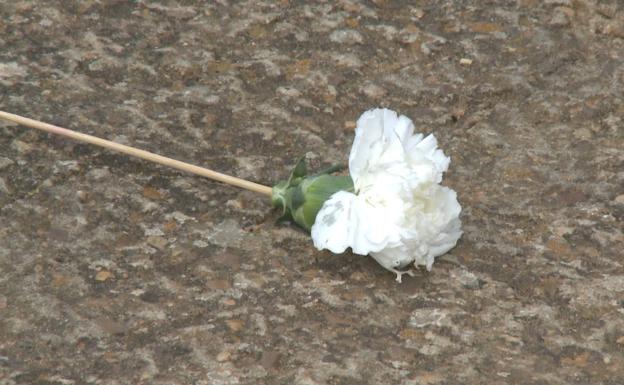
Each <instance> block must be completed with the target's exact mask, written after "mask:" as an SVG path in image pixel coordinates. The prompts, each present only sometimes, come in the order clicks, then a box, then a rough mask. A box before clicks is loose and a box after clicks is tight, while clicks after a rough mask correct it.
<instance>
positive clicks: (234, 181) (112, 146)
mask: <svg viewBox="0 0 624 385" xmlns="http://www.w3.org/2000/svg"><path fill="white" fill-rule="evenodd" d="M0 119H5V120H8V121H11V122H14V123H17V124H21V125H24V126H27V127H31V128H36V129H38V130H42V131H46V132H49V133H52V134H57V135H62V136H65V137H68V138H71V139H74V140H78V141H81V142H86V143H90V144H94V145H96V146H100V147H104V148H106V149H109V150H113V151H118V152H121V153H124V154H127V155H130V156H134V157H137V158H141V159H145V160H147V161H150V162H154V163H158V164H161V165H163V166H167V167H172V168H175V169H178V170H182V171H186V172H190V173H192V174H196V175H201V176H203V177H206V178H209V179H213V180H216V181H218V182H222V183H225V184H229V185H232V186H236V187H240V188H244V189H246V190H250V191H254V192H257V193H260V194H264V195H266V196H269V197H270V196H271V192H272V188H271V187H269V186H264V185H261V184H258V183H254V182H251V181H248V180H245V179H240V178H236V177H233V176H230V175H226V174H221V173H220V172H216V171H213V170H209V169H207V168H204V167H199V166H195V165H192V164H190V163H186V162H181V161H179V160H175V159H171V158H167V157H165V156H162V155H158V154H154V153H152V152H149V151H145V150H140V149H138V148H134V147H130V146H126V145H123V144H120V143H115V142H111V141H110V140H105V139H101V138H98V137H95V136H92V135H87V134H82V133H80V132H76V131H72V130H68V129H66V128H63V127H58V126H54V125H52V124H48V123H43V122H40V121H38V120H33V119H29V118H25V117H23V116H19V115H15V114H10V113H8V112H4V111H0Z"/></svg>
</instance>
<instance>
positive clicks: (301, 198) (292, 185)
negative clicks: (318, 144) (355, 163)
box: [271, 158, 353, 231]
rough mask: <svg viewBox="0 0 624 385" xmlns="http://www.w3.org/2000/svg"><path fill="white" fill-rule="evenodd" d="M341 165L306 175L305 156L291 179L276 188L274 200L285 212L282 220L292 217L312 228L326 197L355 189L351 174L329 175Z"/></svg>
mask: <svg viewBox="0 0 624 385" xmlns="http://www.w3.org/2000/svg"><path fill="white" fill-rule="evenodd" d="M341 168H342V166H338V165H334V166H331V167H329V168H327V169H325V170H323V171H321V172H319V173H316V174H313V175H310V176H306V174H305V173H306V167H305V159H304V158H301V159H299V161H298V162H297V165H296V166H295V169H294V170H293V172H292V173H291V174H290V176H289V178H288V180H286V181H281V182H279V183H277V184H276V185H275V186H274V187H273V194H272V198H271V200H272V202H273V205H274V206H275V207H279V208H281V209H282V214H283V215H282V216H281V217H280V219H279V220H290V219H292V220H293V221H294V222H295V223H297V224H298V225H299V226H301V227H303V228H304V229H306V230H308V231H309V230H310V229H311V228H312V225H313V224H314V221H315V220H316V215H317V214H318V212H319V210H320V209H321V207H323V204H324V203H325V201H326V200H328V199H329V198H330V197H331V196H332V195H333V194H334V193H336V192H338V191H351V192H352V191H353V181H352V180H351V177H350V176H339V175H329V174H330V173H332V172H335V171H336V170H339V169H341Z"/></svg>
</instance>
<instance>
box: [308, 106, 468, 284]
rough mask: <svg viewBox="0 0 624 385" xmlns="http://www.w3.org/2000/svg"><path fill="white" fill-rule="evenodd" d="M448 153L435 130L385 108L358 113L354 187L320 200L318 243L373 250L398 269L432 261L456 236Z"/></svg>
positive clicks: (458, 232)
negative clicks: (421, 128)
mask: <svg viewBox="0 0 624 385" xmlns="http://www.w3.org/2000/svg"><path fill="white" fill-rule="evenodd" d="M449 162H450V159H449V158H448V157H446V156H445V155H444V153H443V152H442V150H440V149H438V148H437V141H436V138H435V137H434V136H433V135H429V136H427V137H424V136H423V135H422V134H414V124H413V123H412V121H411V120H410V119H409V118H407V117H405V116H397V113H396V112H394V111H391V110H388V109H374V110H370V111H367V112H365V113H364V114H362V116H361V117H360V119H359V120H358V122H357V128H356V133H355V139H354V141H353V147H352V148H351V154H350V156H349V173H350V174H351V178H352V179H353V184H354V193H351V192H348V191H339V192H336V193H334V194H333V195H332V196H331V197H330V198H329V199H328V200H327V201H326V202H325V203H324V204H323V206H322V207H321V210H320V211H319V212H318V214H317V216H316V219H315V222H314V225H313V226H312V239H313V241H314V246H316V247H317V248H318V249H319V250H322V249H328V250H330V251H332V252H334V253H342V252H344V251H345V250H346V249H347V248H348V247H351V249H352V250H353V252H354V253H355V254H362V255H367V254H370V255H371V256H372V257H373V258H375V260H376V261H377V262H378V263H379V264H381V265H382V266H383V267H385V268H386V269H388V270H390V271H392V272H394V273H396V275H397V281H399V282H401V276H402V275H403V274H411V272H410V271H400V270H399V269H401V268H404V267H406V266H407V265H409V264H410V263H414V265H424V266H426V267H427V269H431V266H432V265H433V261H434V258H435V257H436V256H439V255H442V254H444V253H446V252H447V251H448V250H450V249H451V248H453V247H454V246H455V244H456V243H457V240H458V239H459V237H460V236H461V234H462V232H461V230H460V226H461V223H460V221H459V213H460V211H461V207H460V205H459V203H458V202H457V195H456V194H455V191H453V190H451V189H449V188H447V187H443V186H440V185H439V183H440V182H441V181H442V174H443V173H444V172H445V171H446V170H447V169H448V165H449Z"/></svg>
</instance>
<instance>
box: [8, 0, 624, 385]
mask: <svg viewBox="0 0 624 385" xmlns="http://www.w3.org/2000/svg"><path fill="white" fill-rule="evenodd" d="M413 3H415V4H417V5H409V4H413ZM376 106H386V107H390V108H392V109H395V110H397V111H399V112H400V113H402V114H405V115H407V116H409V117H411V118H412V119H413V120H414V121H415V123H416V125H417V127H418V130H420V131H422V132H426V133H430V132H432V133H435V135H436V136H437V137H438V139H439V142H440V146H441V147H442V148H443V149H444V151H445V152H446V153H447V154H448V155H450V156H451V158H452V163H451V168H450V171H449V172H448V174H447V176H446V178H445V181H444V183H445V184H446V185H448V186H451V187H453V188H454V189H455V190H457V192H458V196H459V200H460V202H461V204H462V206H463V213H462V221H463V229H464V235H463V237H462V239H461V240H460V242H459V244H458V246H457V247H456V248H455V249H453V250H452V251H451V252H450V253H449V254H447V255H446V256H445V257H443V258H441V259H440V260H438V261H437V262H436V264H435V265H434V267H433V270H432V271H431V272H427V271H419V272H418V274H417V276H416V277H413V278H410V277H405V279H404V282H403V284H397V283H396V282H395V281H394V276H393V275H392V274H391V273H389V272H387V271H385V270H384V269H383V268H381V267H380V266H379V265H377V264H376V263H375V262H374V261H373V260H372V259H371V258H370V257H362V256H356V255H352V254H350V253H346V254H344V255H333V254H331V253H328V252H318V251H317V250H316V249H314V247H313V246H312V242H311V240H310V239H309V237H308V235H307V234H305V233H304V232H303V231H300V230H297V229H295V228H294V227H292V226H288V225H276V224H275V219H277V217H278V216H279V213H277V212H275V211H272V210H271V206H270V204H269V202H268V201H267V200H266V199H265V198H264V197H262V196H259V195H256V194H253V193H251V192H245V191H241V190H238V189H235V188H231V187H227V186H224V185H221V184H217V183H213V182H210V181H208V180H205V179H201V178H199V177H194V176H191V175H188V174H183V173H180V172H177V171H174V170H170V169H165V168H163V167H159V166H156V165H152V164H148V163H146V162H143V161H139V160H134V159H130V158H128V157H126V156H123V155H118V154H115V153H111V152H108V151H106V150H102V149H99V148H95V147H93V146H90V145H85V144H80V143H76V142H72V141H69V140H66V139H62V138H59V137H53V136H50V135H47V134H43V133H40V132H36V131H34V130H31V129H27V128H24V127H19V126H15V125H12V124H9V123H0V384H2V385H9V384H206V385H208V384H211V385H212V384H301V385H303V384H306V385H308V384H562V385H563V384H622V383H624V353H623V352H624V255H623V252H622V250H624V235H623V233H624V226H623V219H624V3H622V2H621V1H620V0H544V1H542V0H517V1H516V0H495V1H481V0H463V1H460V0H455V1H451V0H436V1H434V0H428V1H427V0H423V1H413V2H411V1H389V0H388V1H386V0H372V1H357V0H353V1H350V0H344V1H336V2H329V1H328V2H308V1H288V0H283V1H281V2H274V1H264V2H261V1H256V0H254V1H245V2H243V1H227V0H222V1H216V2H203V1H191V0H188V1H183V0H178V1H174V0H171V1H160V2H153V1H146V0H138V1H132V2H130V1H121V0H111V1H95V0H85V1H77V0H73V1H69V0H68V1H66V0H56V1H22V0H19V1H17V0H14V1H1V2H0V109H2V110H6V111H11V112H14V113H18V114H22V115H26V116H29V117H32V118H35V119H40V120H43V121H47V122H51V123H55V124H58V125H61V126H65V127H69V128H73V129H76V130H79V131H82V132H85V133H91V134H94V135H98V136H101V137H105V138H109V139H112V140H116V141H118V142H121V143H125V144H131V145H135V146H138V147H141V148H144V149H147V150H151V151H155V152H158V153H160V154H163V155H168V156H171V157H174V158H177V159H181V160H186V161H189V162H191V163H194V164H198V165H203V166H207V167H211V168H214V169H217V170H220V171H222V172H226V173H229V174H233V175H237V176H240V177H244V178H248V179H251V180H254V181H258V182H261V183H265V184H272V183H275V182H277V181H278V180H279V179H280V178H284V177H285V176H286V175H287V173H288V172H289V170H290V168H291V167H292V165H293V164H294V162H295V160H296V158H297V157H299V156H300V155H302V154H305V153H309V157H310V163H311V165H312V167H321V166H323V165H326V164H329V163H334V162H346V159H347V156H348V151H349V148H350V145H351V142H352V140H353V127H354V121H355V120H356V119H357V118H358V116H359V115H360V114H361V113H362V112H363V111H365V110H367V109H369V108H372V107H376Z"/></svg>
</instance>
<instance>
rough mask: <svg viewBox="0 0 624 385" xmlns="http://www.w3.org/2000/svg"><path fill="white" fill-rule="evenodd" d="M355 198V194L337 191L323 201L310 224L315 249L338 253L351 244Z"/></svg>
mask: <svg viewBox="0 0 624 385" xmlns="http://www.w3.org/2000/svg"><path fill="white" fill-rule="evenodd" d="M355 199H356V196H355V194H352V193H350V192H346V191H338V192H337V193H335V194H333V195H332V196H331V197H330V198H329V199H328V200H327V201H325V203H324V204H323V207H321V210H320V211H319V212H318V214H317V215H316V220H315V221H314V225H313V226H312V240H313V241H314V246H315V247H316V248H317V249H319V250H323V249H328V250H330V251H331V252H332V253H336V254H340V253H343V252H344V251H345V250H346V249H347V248H348V247H350V246H351V244H352V239H353V232H354V226H353V224H352V222H353V218H352V217H353V210H352V207H353V203H354V201H355Z"/></svg>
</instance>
